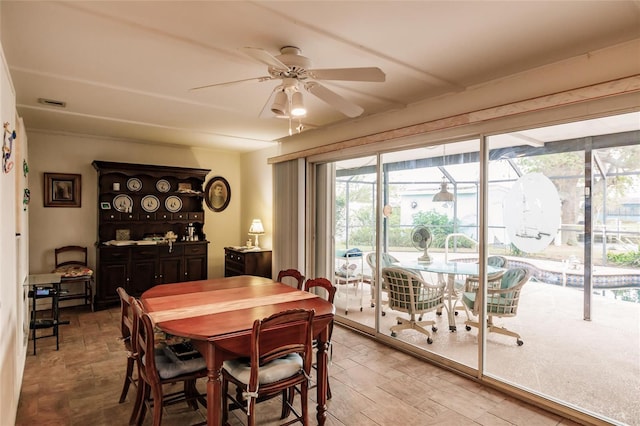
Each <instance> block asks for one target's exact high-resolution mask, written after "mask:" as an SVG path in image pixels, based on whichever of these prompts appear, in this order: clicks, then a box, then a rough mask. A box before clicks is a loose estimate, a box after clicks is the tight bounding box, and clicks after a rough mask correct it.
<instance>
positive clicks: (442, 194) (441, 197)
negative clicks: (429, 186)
mask: <svg viewBox="0 0 640 426" xmlns="http://www.w3.org/2000/svg"><path fill="white" fill-rule="evenodd" d="M433 201H435V202H440V203H450V202H451V201H453V194H452V193H450V192H449V190H447V182H445V180H444V177H443V178H442V183H441V184H440V191H439V192H438V193H437V194H436V195H434V196H433Z"/></svg>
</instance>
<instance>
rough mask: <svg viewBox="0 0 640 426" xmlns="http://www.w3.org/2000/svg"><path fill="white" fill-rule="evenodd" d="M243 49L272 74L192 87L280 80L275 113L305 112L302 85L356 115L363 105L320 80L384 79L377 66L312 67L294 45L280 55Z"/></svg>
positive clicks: (290, 115) (273, 107)
mask: <svg viewBox="0 0 640 426" xmlns="http://www.w3.org/2000/svg"><path fill="white" fill-rule="evenodd" d="M241 50H242V51H243V52H244V53H245V54H247V55H249V56H250V57H252V58H253V59H255V60H257V61H259V62H262V63H263V64H265V65H267V66H268V68H267V72H268V73H269V75H265V76H261V77H253V78H246V79H243V80H235V81H228V82H226V83H216V84H208V85H206V86H200V87H194V88H192V89H190V90H200V89H207V88H210V87H216V86H225V85H229V84H235V83H241V82H245V81H252V80H256V81H258V82H263V81H270V80H281V82H280V84H279V85H278V86H276V87H275V89H274V93H275V97H274V100H273V103H272V105H271V111H272V112H273V113H274V114H275V115H276V116H279V117H285V118H289V119H291V118H299V117H303V116H305V115H306V109H305V108H304V102H303V98H302V91H301V89H304V90H306V91H307V92H309V93H311V94H312V95H314V96H316V97H318V98H319V99H321V100H323V101H324V102H326V103H327V104H329V105H331V106H332V107H333V108H335V109H337V110H338V111H340V112H341V113H342V114H344V115H346V116H347V117H352V118H353V117H358V116H359V115H360V114H362V113H363V112H364V109H363V108H362V107H361V106H360V105H357V104H355V103H353V102H351V101H349V100H347V99H345V98H344V97H342V96H340V95H339V94H337V93H336V92H334V91H332V90H330V89H328V88H327V87H325V86H323V85H322V84H320V83H319V82H318V80H342V81H370V82H383V81H385V74H384V72H382V70H381V69H380V68H377V67H364V68H324V69H322V68H321V69H312V68H311V60H310V59H309V58H307V57H305V56H302V51H301V50H300V49H299V48H297V47H295V46H284V47H283V48H281V49H280V54H279V55H277V56H273V55H272V54H270V53H269V52H267V51H266V50H264V49H260V48H256V47H243V48H242V49H241ZM272 96H273V93H272ZM269 99H271V97H270V98H269ZM267 102H269V101H267Z"/></svg>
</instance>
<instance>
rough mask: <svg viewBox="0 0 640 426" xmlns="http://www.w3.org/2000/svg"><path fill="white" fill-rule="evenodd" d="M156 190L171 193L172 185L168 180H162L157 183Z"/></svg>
mask: <svg viewBox="0 0 640 426" xmlns="http://www.w3.org/2000/svg"><path fill="white" fill-rule="evenodd" d="M156 189H157V190H158V191H160V192H169V190H170V189H171V184H170V183H169V181H168V180H165V179H160V180H159V181H157V182H156Z"/></svg>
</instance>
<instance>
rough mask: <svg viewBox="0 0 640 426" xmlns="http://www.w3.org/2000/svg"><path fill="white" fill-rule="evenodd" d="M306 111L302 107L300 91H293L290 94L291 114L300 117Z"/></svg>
mask: <svg viewBox="0 0 640 426" xmlns="http://www.w3.org/2000/svg"><path fill="white" fill-rule="evenodd" d="M306 113H307V110H306V108H305V107H304V102H303V100H302V93H300V92H293V95H291V115H293V116H294V117H302V116H303V115H305V114H306Z"/></svg>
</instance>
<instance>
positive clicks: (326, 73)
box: [307, 67, 386, 82]
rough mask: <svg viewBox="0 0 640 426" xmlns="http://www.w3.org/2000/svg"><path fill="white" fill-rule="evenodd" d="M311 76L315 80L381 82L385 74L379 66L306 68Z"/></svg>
mask: <svg viewBox="0 0 640 426" xmlns="http://www.w3.org/2000/svg"><path fill="white" fill-rule="evenodd" d="M307 74H309V75H310V76H311V77H312V78H315V79H317V80H343V81H374V82H383V81H384V80H385V77H386V76H385V74H384V72H382V70H381V69H380V68H377V67H368V68H324V69H322V68H321V69H315V70H308V71H307Z"/></svg>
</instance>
